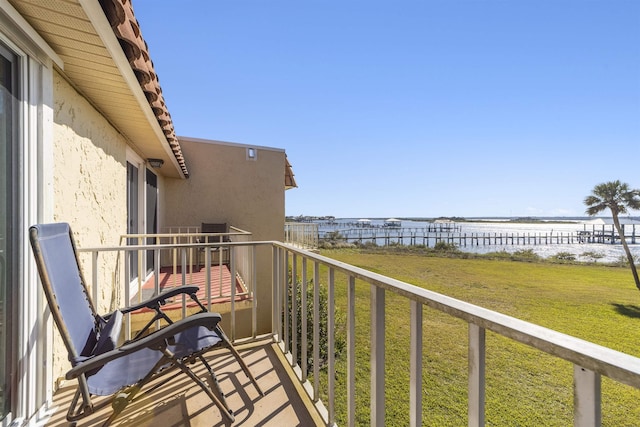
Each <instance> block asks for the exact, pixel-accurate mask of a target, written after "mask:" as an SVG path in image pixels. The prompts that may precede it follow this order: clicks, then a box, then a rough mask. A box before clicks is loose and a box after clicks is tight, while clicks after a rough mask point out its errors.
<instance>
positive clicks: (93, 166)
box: [53, 73, 127, 378]
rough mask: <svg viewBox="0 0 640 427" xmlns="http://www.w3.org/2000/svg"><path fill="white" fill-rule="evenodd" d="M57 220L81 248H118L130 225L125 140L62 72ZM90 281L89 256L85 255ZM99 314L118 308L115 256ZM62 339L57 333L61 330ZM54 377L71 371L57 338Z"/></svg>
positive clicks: (58, 80)
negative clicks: (69, 231) (114, 306)
mask: <svg viewBox="0 0 640 427" xmlns="http://www.w3.org/2000/svg"><path fill="white" fill-rule="evenodd" d="M53 83H54V93H53V95H54V131H53V132H54V134H53V137H54V138H53V139H54V150H53V151H54V185H53V188H54V221H61V222H68V223H69V224H70V225H71V228H72V230H73V232H74V236H75V238H76V243H77V245H78V247H81V248H82V247H96V246H105V245H107V246H116V245H118V243H119V237H120V235H122V234H124V233H125V232H126V227H127V211H126V206H127V204H126V201H127V192H126V191H127V182H126V177H127V170H126V147H127V145H126V141H125V140H124V138H123V137H122V135H120V134H119V133H118V132H117V131H116V130H115V129H114V128H113V127H112V126H111V125H110V124H109V122H107V120H105V119H104V117H102V115H101V114H100V113H99V112H98V111H96V109H95V108H93V106H91V104H89V102H87V100H86V99H85V98H84V97H82V96H81V95H80V94H79V93H78V92H77V91H76V90H75V89H74V88H73V87H71V86H70V85H69V84H68V83H67V81H66V80H64V79H63V78H62V77H61V76H60V75H59V74H58V73H54V78H53ZM82 262H83V267H84V268H83V270H84V273H85V278H86V279H87V280H89V281H90V280H91V270H90V268H91V267H90V262H89V257H88V256H87V255H83V256H82ZM99 263H100V266H101V268H100V269H99V274H98V281H99V283H100V287H99V291H98V301H97V302H96V306H97V309H98V311H99V312H102V313H103V312H107V311H108V310H109V307H110V306H111V305H113V304H116V305H119V303H120V301H115V300H114V298H116V297H119V295H120V293H121V292H114V287H113V285H114V282H115V277H117V274H116V271H117V270H116V268H117V266H116V257H115V255H113V254H106V255H105V256H101V258H100V260H99ZM56 335H57V331H56ZM54 345H55V351H54V360H53V363H54V365H53V366H54V368H53V369H54V378H56V377H59V376H62V375H63V374H64V372H65V371H66V370H67V369H68V368H69V362H68V361H67V354H66V350H65V349H64V346H63V345H62V341H61V340H60V339H59V337H57V336H56V338H55V344H54Z"/></svg>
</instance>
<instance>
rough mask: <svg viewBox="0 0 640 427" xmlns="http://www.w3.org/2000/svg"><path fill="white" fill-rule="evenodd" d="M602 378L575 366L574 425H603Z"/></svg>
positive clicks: (582, 426) (583, 426)
mask: <svg viewBox="0 0 640 427" xmlns="http://www.w3.org/2000/svg"><path fill="white" fill-rule="evenodd" d="M600 383H601V377H600V374H597V373H595V372H593V371H590V370H588V369H585V368H583V367H581V366H578V365H573V415H574V416H573V425H574V426H576V427H578V426H579V427H599V426H600V425H601V424H602V405H601V403H602V402H601V396H602V394H601V386H600Z"/></svg>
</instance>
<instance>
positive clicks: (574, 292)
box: [321, 249, 640, 427]
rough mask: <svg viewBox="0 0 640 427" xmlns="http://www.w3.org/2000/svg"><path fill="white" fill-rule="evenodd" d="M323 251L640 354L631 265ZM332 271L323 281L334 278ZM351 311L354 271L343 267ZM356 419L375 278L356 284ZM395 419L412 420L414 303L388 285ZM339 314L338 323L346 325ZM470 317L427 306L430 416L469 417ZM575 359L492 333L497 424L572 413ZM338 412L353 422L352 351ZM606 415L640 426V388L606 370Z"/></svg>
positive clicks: (569, 417)
mask: <svg viewBox="0 0 640 427" xmlns="http://www.w3.org/2000/svg"><path fill="white" fill-rule="evenodd" d="M322 254H323V255H325V256H328V257H331V258H334V259H337V260H340V261H343V262H346V263H349V264H352V265H355V266H358V267H362V268H365V269H368V270H371V271H374V272H377V273H380V274H384V275H386V276H389V277H393V278H396V279H399V280H403V281H405V282H408V283H411V284H414V285H417V286H420V287H423V288H426V289H429V290H432V291H436V292H440V293H442V294H445V295H448V296H452V297H455V298H458V299H461V300H463V301H467V302H470V303H473V304H476V305H479V306H482V307H485V308H489V309H492V310H495V311H499V312H501V313H504V314H508V315H511V316H514V317H517V318H520V319H523V320H527V321H529V322H533V323H536V324H539V325H542V326H545V327H548V328H551V329H554V330H557V331H560V332H563V333H566V334H569V335H573V336H576V337H579V338H582V339H585V340H588V341H592V342H595V343H597V344H601V345H604V346H607V347H610V348H613V349H616V350H619V351H623V352H625V353H629V354H632V355H635V356H639V357H640V348H639V347H638V343H639V342H640V328H639V327H638V326H639V325H640V323H639V322H640V292H639V291H638V290H637V289H636V288H635V286H634V283H633V279H632V276H631V273H630V271H629V270H628V269H625V268H614V267H607V266H598V265H568V264H567V265H562V264H551V263H544V262H542V263H526V262H513V261H508V260H504V261H503V260H487V259H457V258H439V257H428V256H421V255H411V254H385V253H373V254H372V253H363V252H360V251H357V250H344V249H343V250H325V251H323V252H322ZM326 277H327V276H326V274H325V272H324V271H323V272H322V275H321V283H326ZM336 284H337V285H338V286H337V288H336V308H337V310H338V313H339V317H340V313H341V318H342V319H344V313H345V312H346V310H345V305H346V286H345V284H346V278H345V277H341V276H339V275H338V276H336ZM356 286H357V289H356V293H357V297H356V299H357V301H356V330H357V343H356V353H357V355H356V360H357V362H356V363H357V372H356V377H357V380H356V401H357V424H358V425H368V424H369V387H370V384H369V381H370V380H369V348H370V343H369V333H370V331H369V295H370V290H369V286H368V285H367V284H365V283H360V282H358V283H357V284H356ZM386 302H387V304H386V325H387V329H386V336H387V340H386V346H387V347H386V402H387V405H386V422H387V425H391V426H396V425H398V426H402V425H408V422H409V417H408V410H409V391H408V387H409V303H408V301H407V300H406V299H404V298H400V297H397V296H396V295H393V294H391V293H387V295H386ZM344 327H345V326H344V322H343V321H339V322H338V326H337V330H338V333H339V334H340V333H342V334H343V333H344ZM467 332H468V328H467V325H466V323H465V322H462V321H460V320H457V319H455V318H452V317H450V316H447V315H444V314H442V313H439V312H437V311H435V310H433V309H429V308H425V311H424V318H423V333H424V348H423V365H424V368H423V405H424V408H423V425H428V426H463V425H466V424H467V406H466V405H467V403H466V402H467V399H466V396H467ZM572 375H573V368H572V366H571V364H570V363H568V362H565V361H562V360H557V359H555V358H552V357H550V356H548V355H546V354H545V353H542V352H540V351H537V350H534V349H531V348H529V347H527V346H524V345H522V344H518V343H515V342H512V341H510V340H508V339H505V338H502V337H500V336H497V335H495V334H493V333H490V332H488V333H487V365H486V376H487V405H486V421H487V422H486V425H488V426H536V427H537V426H541V425H544V426H568V425H572V423H573V413H572V411H573V393H572ZM336 380H337V387H338V389H337V390H336V394H337V398H336V405H337V407H336V413H337V418H338V419H337V421H338V425H345V424H346V384H345V381H346V352H345V353H344V354H341V355H339V357H338V359H337V374H336ZM602 389H603V411H602V412H603V425H605V426H616V427H618V426H640V404H639V403H638V402H640V391H638V390H636V389H633V388H631V387H628V386H623V385H619V384H617V383H615V382H613V381H610V380H608V379H606V378H603V384H602Z"/></svg>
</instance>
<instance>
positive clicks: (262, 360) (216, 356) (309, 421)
mask: <svg viewBox="0 0 640 427" xmlns="http://www.w3.org/2000/svg"><path fill="white" fill-rule="evenodd" d="M237 348H238V350H239V351H240V354H241V355H242V357H243V359H244V360H245V361H246V362H247V363H248V364H249V368H250V369H251V371H252V372H253V374H254V376H255V377H256V379H257V381H258V383H259V384H260V386H261V387H262V389H263V390H264V392H265V396H262V397H261V396H260V395H259V394H258V393H257V392H256V390H255V388H253V385H252V384H251V383H250V381H249V379H248V378H247V377H246V375H245V374H244V372H242V370H241V368H240V366H239V365H238V363H237V362H236V361H235V359H234V358H233V357H232V356H231V354H230V353H229V351H228V350H224V349H220V350H216V351H215V352H212V353H210V355H209V356H208V358H207V359H208V361H209V362H210V363H211V365H212V367H213V368H214V370H215V372H216V374H217V377H218V380H219V381H220V386H221V388H222V391H223V392H224V393H225V394H226V395H227V401H228V403H229V406H230V407H231V409H232V410H233V411H234V414H235V418H236V420H235V422H234V423H233V424H232V425H234V426H247V427H248V426H276V427H283V426H287V427H289V426H316V425H322V423H321V420H320V418H319V417H318V415H317V414H316V413H315V411H314V410H313V409H311V403H310V401H309V399H308V398H307V396H306V395H304V392H303V393H302V394H303V395H301V393H300V386H299V385H297V382H296V381H292V379H291V376H290V375H291V373H290V371H289V369H288V368H287V367H285V365H284V364H283V360H284V359H283V357H282V356H281V355H280V353H279V351H278V349H276V348H274V347H273V344H272V343H271V341H270V340H266V341H261V342H258V343H256V344H252V345H247V346H243V347H242V346H241V347H237ZM196 372H197V374H198V375H201V377H203V378H204V369H202V370H197V369H196ZM74 383H75V382H74ZM74 392H75V385H69V386H66V387H63V388H61V389H60V390H58V392H57V393H56V394H55V395H54V401H53V405H54V407H55V413H54V414H53V416H52V417H51V419H50V420H49V422H48V423H47V424H46V425H47V426H50V427H62V426H70V424H69V423H68V422H67V421H66V418H65V417H66V411H67V408H68V406H69V403H70V401H71V398H72V397H73V393H74ZM310 409H311V410H310ZM110 413H111V408H110V407H107V408H105V409H103V410H101V411H99V412H97V413H96V414H93V415H92V416H91V417H88V418H87V419H85V420H83V421H80V422H78V424H77V425H78V426H79V427H80V426H99V425H101V424H102V423H103V422H104V420H106V418H107V417H108V414H110ZM112 425H113V426H136V427H137V426H154V427H178V426H187V427H212V426H224V425H228V424H225V423H224V422H223V420H222V417H221V415H220V412H219V411H218V408H217V407H216V406H215V405H213V404H212V403H211V401H210V400H209V398H208V397H207V396H206V395H205V394H204V392H202V391H201V390H200V388H199V387H198V386H196V385H195V384H194V383H193V382H192V381H191V380H189V379H188V378H187V377H186V376H185V375H180V376H178V377H176V378H175V379H173V380H172V382H170V383H168V384H165V385H164V386H163V387H161V388H159V389H158V390H154V391H152V392H150V393H147V394H143V395H142V396H141V397H140V398H139V399H137V400H136V401H134V402H133V403H131V404H130V405H129V406H128V407H127V409H126V410H125V411H124V412H123V413H122V414H120V417H119V418H118V419H116V421H115V422H114V423H113V424H112Z"/></svg>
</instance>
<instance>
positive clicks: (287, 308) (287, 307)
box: [282, 249, 291, 353]
mask: <svg viewBox="0 0 640 427" xmlns="http://www.w3.org/2000/svg"><path fill="white" fill-rule="evenodd" d="M282 263H283V267H282V274H283V277H284V289H283V295H282V298H283V301H284V302H283V307H284V352H285V353H291V334H290V328H289V322H290V319H291V317H290V316H291V303H290V301H289V252H288V251H287V250H286V249H285V250H283V256H282Z"/></svg>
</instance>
